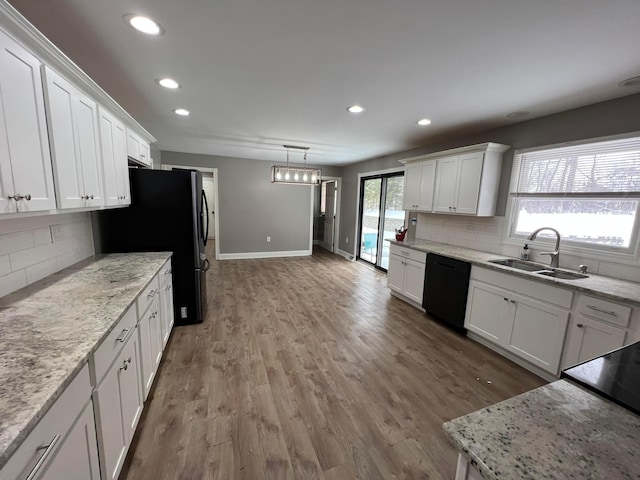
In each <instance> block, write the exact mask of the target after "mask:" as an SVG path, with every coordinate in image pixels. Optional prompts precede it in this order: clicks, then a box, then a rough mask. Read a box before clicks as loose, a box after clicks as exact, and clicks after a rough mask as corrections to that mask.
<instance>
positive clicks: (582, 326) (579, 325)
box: [576, 323, 584, 328]
mask: <svg viewBox="0 0 640 480" xmlns="http://www.w3.org/2000/svg"><path fill="white" fill-rule="evenodd" d="M576 327H578V328H584V325H583V324H582V323H576Z"/></svg>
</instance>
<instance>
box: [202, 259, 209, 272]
mask: <svg viewBox="0 0 640 480" xmlns="http://www.w3.org/2000/svg"><path fill="white" fill-rule="evenodd" d="M209 268H211V262H209V259H208V258H205V259H204V268H203V269H202V271H203V272H206V271H207V270H209Z"/></svg>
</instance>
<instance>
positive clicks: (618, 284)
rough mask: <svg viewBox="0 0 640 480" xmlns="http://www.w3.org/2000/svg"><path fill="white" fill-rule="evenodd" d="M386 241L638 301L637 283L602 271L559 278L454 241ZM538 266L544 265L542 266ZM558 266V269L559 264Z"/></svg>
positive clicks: (583, 290)
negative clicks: (508, 263) (517, 266)
mask: <svg viewBox="0 0 640 480" xmlns="http://www.w3.org/2000/svg"><path fill="white" fill-rule="evenodd" d="M389 241H390V242H391V243H393V244H394V245H399V246H403V247H408V248H413V249H415V250H420V251H423V252H433V253H438V254H440V255H444V256H446V257H451V258H457V259H459V260H464V261H467V262H469V263H472V264H474V265H478V266H481V267H485V268H490V269H493V270H497V271H500V272H504V273H509V274H511V275H517V276H519V277H524V278H527V279H529V280H535V281H538V282H543V283H551V284H556V285H558V286H559V287H565V288H569V289H572V290H576V291H579V292H585V293H594V294H596V295H599V296H602V297H606V298H609V299H611V300H617V301H619V302H626V303H633V304H635V305H640V283H636V282H630V281H628V280H620V279H617V278H612V277H605V276H603V275H594V274H592V273H588V275H589V277H588V278H581V279H578V280H563V279H560V278H553V277H547V276H543V275H539V274H536V273H532V272H526V271H524V270H518V269H515V268H511V267H506V266H504V265H497V264H495V263H489V261H490V260H498V259H502V258H509V257H508V256H507V255H498V254H495V253H489V252H482V251H479V250H472V249H470V248H464V247H457V246H454V245H447V244H445V243H435V242H429V241H425V240H414V241H406V240H405V241H404V242H397V241H395V240H389ZM534 263H536V262H534ZM542 268H544V266H543V267H542ZM560 270H562V268H561V269H560Z"/></svg>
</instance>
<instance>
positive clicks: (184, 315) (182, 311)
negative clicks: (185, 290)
mask: <svg viewBox="0 0 640 480" xmlns="http://www.w3.org/2000/svg"><path fill="white" fill-rule="evenodd" d="M180 317H181V318H187V307H180Z"/></svg>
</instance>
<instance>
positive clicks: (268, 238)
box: [267, 235, 271, 243]
mask: <svg viewBox="0 0 640 480" xmlns="http://www.w3.org/2000/svg"><path fill="white" fill-rule="evenodd" d="M270 241H271V237H270V236H269V235H267V243H269V242H270Z"/></svg>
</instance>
